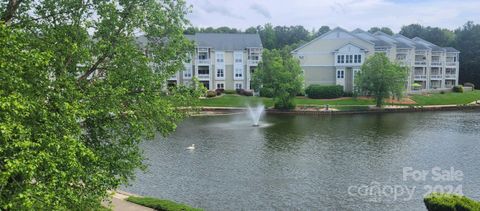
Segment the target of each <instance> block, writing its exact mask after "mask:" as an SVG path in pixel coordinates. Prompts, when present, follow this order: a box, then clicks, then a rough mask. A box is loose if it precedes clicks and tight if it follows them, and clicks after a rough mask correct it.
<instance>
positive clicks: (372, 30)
mask: <svg viewBox="0 0 480 211" xmlns="http://www.w3.org/2000/svg"><path fill="white" fill-rule="evenodd" d="M378 31H381V32H383V33H385V34H388V35H393V31H392V30H391V29H390V28H388V27H381V28H380V27H372V28H370V29H369V30H368V32H370V33H372V34H373V33H375V32H378Z"/></svg>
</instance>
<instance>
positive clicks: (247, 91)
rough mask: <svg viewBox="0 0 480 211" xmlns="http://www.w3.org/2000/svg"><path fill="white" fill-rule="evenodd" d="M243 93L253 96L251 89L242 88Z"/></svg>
mask: <svg viewBox="0 0 480 211" xmlns="http://www.w3.org/2000/svg"><path fill="white" fill-rule="evenodd" d="M243 95H245V96H253V90H244V91H243Z"/></svg>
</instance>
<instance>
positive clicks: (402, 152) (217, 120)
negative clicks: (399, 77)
mask: <svg viewBox="0 0 480 211" xmlns="http://www.w3.org/2000/svg"><path fill="white" fill-rule="evenodd" d="M246 115H247V114H240V115H233V116H216V117H194V118H190V119H188V120H186V121H185V122H184V123H183V124H182V125H180V127H179V128H178V130H177V131H176V132H175V133H174V134H172V136H171V137H169V138H168V139H160V138H159V139H158V140H155V141H150V142H146V143H145V144H144V146H143V148H144V150H145V154H146V157H147V158H148V159H149V160H148V161H147V163H148V164H149V165H150V167H149V171H148V172H146V173H138V178H137V180H136V181H135V182H133V184H132V186H130V187H126V188H124V189H125V190H126V191H130V192H133V193H136V194H140V195H149V196H155V197H159V198H166V199H171V200H175V201H178V202H183V203H188V204H191V205H192V206H196V207H201V208H206V209H207V210H278V209H280V210H292V209H295V210H312V209H313V210H318V209H321V210H425V209H424V205H423V203H422V195H423V194H424V193H425V190H424V186H425V185H436V184H440V185H463V193H464V194H465V195H467V196H470V197H473V198H475V199H480V193H479V190H480V181H479V180H478V178H479V177H478V176H479V175H480V169H479V168H478V166H479V164H480V161H479V158H480V156H479V155H478V152H479V149H480V147H479V137H480V132H479V131H478V128H479V126H480V113H478V112H426V113H409V114H372V115H351V116H293V115H292V116H289V115H266V116H265V117H264V118H263V122H262V123H261V125H262V127H259V128H257V127H251V120H249V119H248V116H246ZM191 144H195V147H196V149H195V150H194V151H190V152H189V151H186V150H185V147H187V146H189V145H191ZM436 166H438V167H441V168H444V169H448V168H450V167H454V168H455V169H458V170H461V171H462V172H463V173H464V175H465V176H464V179H463V180H462V181H455V182H440V183H438V182H435V181H432V180H427V181H418V182H417V181H413V180H408V181H404V180H403V178H402V170H403V168H404V167H412V168H413V169H418V170H431V169H432V168H433V167H436ZM372 182H378V183H380V184H382V185H405V186H409V187H416V188H417V191H416V192H415V195H414V197H413V199H412V200H407V201H404V200H401V199H399V200H392V199H389V198H381V199H380V200H378V199H373V198H371V197H357V196H352V195H349V193H348V188H349V187H351V186H356V185H361V184H371V183H372Z"/></svg>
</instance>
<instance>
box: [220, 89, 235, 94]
mask: <svg viewBox="0 0 480 211" xmlns="http://www.w3.org/2000/svg"><path fill="white" fill-rule="evenodd" d="M223 93H225V94H235V93H237V92H236V91H235V90H231V89H226V90H223Z"/></svg>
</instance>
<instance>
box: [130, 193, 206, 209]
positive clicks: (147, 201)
mask: <svg viewBox="0 0 480 211" xmlns="http://www.w3.org/2000/svg"><path fill="white" fill-rule="evenodd" d="M127 201H129V202H132V203H135V204H139V205H142V206H145V207H150V208H153V209H155V210H160V211H201V210H202V209H198V208H193V207H190V206H188V205H185V204H180V203H176V202H173V201H169V200H163V199H156V198H150V197H135V196H130V197H128V198H127Z"/></svg>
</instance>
